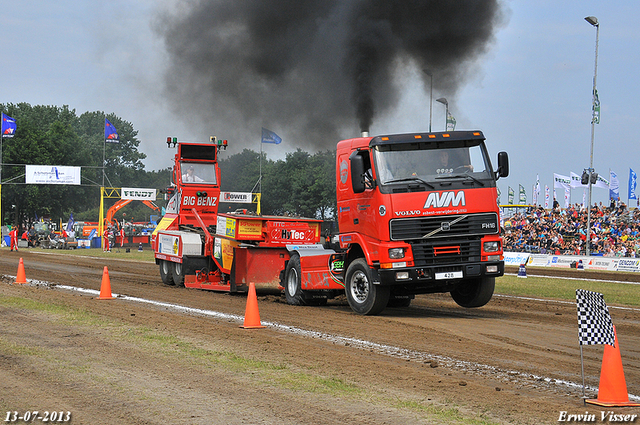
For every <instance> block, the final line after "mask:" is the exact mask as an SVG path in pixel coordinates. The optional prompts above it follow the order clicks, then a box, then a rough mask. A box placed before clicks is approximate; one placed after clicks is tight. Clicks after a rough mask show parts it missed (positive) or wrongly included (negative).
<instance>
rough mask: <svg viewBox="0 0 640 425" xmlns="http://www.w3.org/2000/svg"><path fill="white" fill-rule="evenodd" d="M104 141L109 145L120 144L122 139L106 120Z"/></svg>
mask: <svg viewBox="0 0 640 425" xmlns="http://www.w3.org/2000/svg"><path fill="white" fill-rule="evenodd" d="M104 141H105V142H109V143H119V142H120V137H119V136H118V132H117V131H116V128H115V127H114V126H113V124H111V123H110V122H109V120H108V119H106V118H105V119H104Z"/></svg>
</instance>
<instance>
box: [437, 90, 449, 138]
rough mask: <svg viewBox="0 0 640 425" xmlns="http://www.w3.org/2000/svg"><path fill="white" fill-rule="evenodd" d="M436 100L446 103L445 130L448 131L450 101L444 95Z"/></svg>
mask: <svg viewBox="0 0 640 425" xmlns="http://www.w3.org/2000/svg"><path fill="white" fill-rule="evenodd" d="M436 102H440V103H442V104H443V105H444V131H447V118H449V102H447V99H445V98H444V97H441V98H440V99H436Z"/></svg>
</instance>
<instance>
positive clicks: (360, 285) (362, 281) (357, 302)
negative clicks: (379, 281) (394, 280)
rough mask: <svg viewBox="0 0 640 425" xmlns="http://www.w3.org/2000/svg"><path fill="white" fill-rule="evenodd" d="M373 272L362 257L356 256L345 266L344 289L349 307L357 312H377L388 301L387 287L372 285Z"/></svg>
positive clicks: (366, 313) (374, 313)
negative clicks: (355, 258) (347, 266)
mask: <svg viewBox="0 0 640 425" xmlns="http://www.w3.org/2000/svg"><path fill="white" fill-rule="evenodd" d="M373 273H374V272H373V270H371V268H370V267H369V265H368V264H367V262H366V261H365V260H364V259H363V258H358V259H357V260H355V261H354V262H352V263H351V264H349V268H347V275H346V279H345V288H344V289H345V292H346V295H347V301H349V305H350V306H351V309H352V310H353V311H355V312H356V313H358V314H365V315H370V316H372V315H376V314H379V313H380V312H381V311H382V310H384V308H385V307H386V306H387V303H388V302H389V287H388V286H380V285H374V284H373V280H374V279H373V277H374V274H373Z"/></svg>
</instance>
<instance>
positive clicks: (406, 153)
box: [373, 144, 491, 185]
mask: <svg viewBox="0 0 640 425" xmlns="http://www.w3.org/2000/svg"><path fill="white" fill-rule="evenodd" d="M373 156H374V162H375V167H376V177H377V179H378V183H379V184H382V185H384V184H393V183H400V182H404V183H406V182H407V181H408V180H409V179H413V180H416V181H421V180H422V181H425V182H429V181H431V182H434V181H442V180H446V179H447V178H457V177H460V176H464V175H465V174H467V175H469V176H470V177H473V179H474V180H482V179H488V178H491V173H490V166H489V162H488V161H487V158H486V154H485V150H484V149H483V148H482V145H480V144H478V145H475V146H463V147H449V146H447V147H446V148H442V147H439V148H431V149H430V148H427V147H425V146H423V145H416V144H406V145H394V146H375V147H374V150H373Z"/></svg>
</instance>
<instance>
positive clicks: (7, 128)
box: [2, 112, 16, 138]
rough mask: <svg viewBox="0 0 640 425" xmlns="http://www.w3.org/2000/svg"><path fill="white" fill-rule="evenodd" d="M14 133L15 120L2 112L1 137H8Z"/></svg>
mask: <svg viewBox="0 0 640 425" xmlns="http://www.w3.org/2000/svg"><path fill="white" fill-rule="evenodd" d="M15 133H16V120H14V119H13V118H11V117H10V116H9V115H7V114H5V113H4V112H3V113H2V137H3V138H10V137H13V135H14V134H15Z"/></svg>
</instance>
